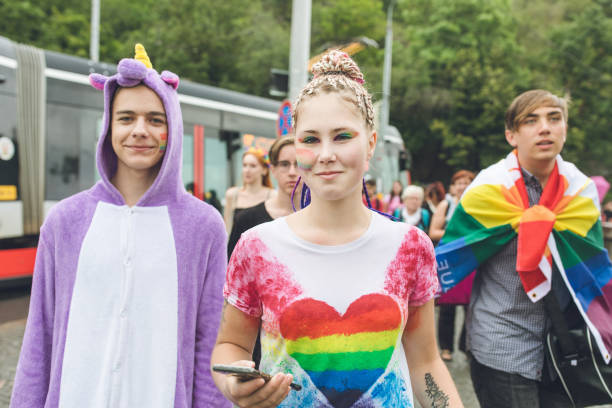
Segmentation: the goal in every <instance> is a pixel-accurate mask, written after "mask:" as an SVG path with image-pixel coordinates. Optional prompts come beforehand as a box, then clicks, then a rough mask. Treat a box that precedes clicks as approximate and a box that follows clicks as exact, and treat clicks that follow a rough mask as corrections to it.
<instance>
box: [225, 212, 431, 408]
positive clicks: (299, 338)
mask: <svg viewBox="0 0 612 408" xmlns="http://www.w3.org/2000/svg"><path fill="white" fill-rule="evenodd" d="M437 289H438V279H437V276H436V262H435V256H434V250H433V245H432V243H431V241H430V239H429V238H428V237H427V235H426V234H425V233H423V232H422V231H420V230H418V229H417V228H414V227H411V226H409V225H407V224H404V223H401V222H397V223H395V222H391V221H390V220H388V219H387V218H385V217H383V216H381V215H379V214H376V213H372V221H371V223H370V226H369V228H368V230H367V231H366V232H365V233H364V234H363V235H362V236H361V237H360V238H358V239H357V240H355V241H353V242H350V243H348V244H344V245H337V246H322V245H316V244H313V243H310V242H307V241H304V240H302V239H300V238H299V237H298V236H296V235H295V234H294V233H293V232H292V231H291V229H290V228H289V226H288V225H287V222H286V221H285V219H284V218H279V219H277V220H275V221H272V222H269V223H265V224H261V225H258V226H257V227H255V228H253V229H251V230H249V231H247V232H245V233H244V234H243V235H242V237H241V239H240V241H239V242H238V244H237V245H236V248H235V249H234V252H233V254H232V258H231V259H230V263H229V267H228V273H227V279H226V283H225V288H224V296H225V298H226V299H227V301H228V302H229V303H230V304H231V305H233V306H235V307H236V308H238V309H239V310H241V311H242V312H244V313H246V314H248V315H251V316H255V317H260V318H261V320H262V323H261V324H262V329H261V347H262V350H261V363H260V369H261V370H262V371H264V372H267V373H272V374H275V373H277V372H284V373H291V374H293V377H294V381H295V382H297V383H299V384H300V385H302V387H303V388H302V390H301V391H293V390H292V391H291V392H290V393H289V396H288V397H287V398H286V399H285V400H284V401H283V403H282V404H281V405H280V407H291V408H295V407H326V408H332V407H333V408H348V407H354V408H357V407H359V408H362V407H363V408H365V407H393V408H400V407H412V406H413V402H412V401H413V399H412V388H411V385H410V374H409V372H408V366H407V363H406V356H405V354H404V349H403V346H402V342H401V339H402V333H403V330H404V327H405V325H406V320H407V316H408V307H409V306H421V305H423V304H425V303H426V302H427V301H429V300H431V299H432V298H433V296H434V294H435V292H436V291H437Z"/></svg>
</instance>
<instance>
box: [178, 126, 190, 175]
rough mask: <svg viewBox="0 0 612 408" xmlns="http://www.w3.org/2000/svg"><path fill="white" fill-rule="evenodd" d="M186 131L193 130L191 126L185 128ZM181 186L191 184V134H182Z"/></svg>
mask: <svg viewBox="0 0 612 408" xmlns="http://www.w3.org/2000/svg"><path fill="white" fill-rule="evenodd" d="M186 128H188V129H193V126H191V127H187V126H186ZM181 174H182V175H183V184H184V185H187V184H189V183H193V134H192V133H184V134H183V168H182V173H181Z"/></svg>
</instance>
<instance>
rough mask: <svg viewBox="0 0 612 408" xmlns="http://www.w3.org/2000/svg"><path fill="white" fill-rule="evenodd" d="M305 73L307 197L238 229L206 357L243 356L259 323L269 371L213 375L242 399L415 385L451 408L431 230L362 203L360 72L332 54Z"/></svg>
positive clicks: (283, 402) (284, 400) (302, 144)
mask: <svg viewBox="0 0 612 408" xmlns="http://www.w3.org/2000/svg"><path fill="white" fill-rule="evenodd" d="M313 73H314V78H313V80H312V81H311V82H310V83H309V84H308V85H307V86H306V87H305V88H304V89H303V90H302V92H301V93H300V95H299V96H298V99H297V101H296V103H295V111H294V125H295V137H296V157H297V161H298V166H299V168H300V175H301V179H302V181H303V182H304V183H305V185H307V186H308V187H309V188H310V193H309V194H306V198H310V203H309V205H307V206H306V207H305V208H303V209H302V210H301V211H298V212H296V213H294V214H291V215H289V216H287V217H283V218H279V219H276V220H274V221H272V222H269V223H265V224H261V225H258V226H257V227H255V228H253V229H251V230H249V231H247V232H246V233H244V234H243V235H242V238H241V239H240V241H239V242H238V244H237V245H236V248H235V249H234V252H233V255H232V258H231V260H230V264H229V267H228V273H227V278H226V283H225V288H224V296H225V299H226V304H225V308H224V311H223V318H222V323H221V325H220V328H219V336H218V339H217V344H216V346H215V348H214V350H213V353H212V358H211V360H212V363H213V364H232V365H242V366H250V367H252V366H253V362H252V361H250V356H251V353H252V349H253V345H254V343H255V338H256V336H257V333H258V331H259V330H260V327H261V348H262V350H261V352H262V358H261V364H260V369H261V371H264V372H267V373H270V374H272V375H273V377H272V379H271V380H270V381H269V382H267V383H266V382H264V380H263V379H255V380H251V381H248V382H240V381H238V380H237V379H236V378H235V377H233V376H226V375H222V374H218V373H214V374H213V375H214V379H215V382H216V384H217V386H218V387H219V389H220V390H221V391H222V392H223V394H224V395H225V396H226V397H227V398H228V399H230V400H231V401H232V402H234V403H235V404H236V405H238V406H239V407H276V406H281V407H394V408H397V407H412V406H413V400H412V399H413V390H414V394H416V397H417V399H418V400H419V401H420V403H421V404H422V405H423V406H434V407H461V406H462V404H461V401H460V399H459V395H458V393H457V390H456V388H455V386H454V384H453V381H452V379H451V377H450V375H449V373H448V370H447V369H446V366H445V365H444V363H443V362H442V361H441V360H440V357H439V355H438V352H437V346H436V339H435V330H434V312H433V310H434V309H433V296H434V293H435V292H436V290H437V287H438V282H437V277H436V264H435V256H434V252H433V246H432V244H431V241H430V240H429V238H428V237H427V235H425V234H424V233H423V232H421V231H420V230H418V229H417V228H414V227H412V226H409V225H407V224H405V223H394V222H392V221H390V220H389V219H388V218H386V217H384V216H382V215H380V214H377V213H376V212H374V211H370V210H369V209H368V208H367V207H365V206H364V205H363V203H362V186H363V175H364V173H365V172H366V170H367V169H368V163H369V160H370V159H371V157H372V154H373V153H374V148H375V146H376V132H375V131H374V112H373V108H372V103H371V98H370V95H369V94H368V93H367V91H366V90H365V88H364V86H363V76H362V74H361V72H360V71H359V68H358V67H357V65H356V64H355V63H354V62H353V60H352V59H351V58H350V57H349V56H348V55H347V54H345V53H342V52H340V51H332V52H330V53H328V54H326V55H325V56H324V57H323V58H322V60H321V61H320V62H319V63H317V64H316V65H315V66H314V68H313ZM306 201H308V200H306ZM291 382H294V383H297V384H299V385H300V386H301V387H302V389H301V390H300V391H296V390H294V389H291V388H290V384H291Z"/></svg>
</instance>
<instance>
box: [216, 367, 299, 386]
mask: <svg viewBox="0 0 612 408" xmlns="http://www.w3.org/2000/svg"><path fill="white" fill-rule="evenodd" d="M212 369H213V371H215V372H217V373H221V374H227V375H233V376H236V377H238V380H239V381H250V380H253V379H255V378H263V379H264V381H265V382H268V381H270V380H271V379H272V376H271V375H270V374H266V373H262V372H261V371H259V370H256V369H254V368H252V367H245V366H235V365H225V364H215V365H213V367H212ZM290 387H291V389H293V390H296V391H299V390H301V389H302V386H301V385H300V384H296V383H293V382H292V383H291V384H290Z"/></svg>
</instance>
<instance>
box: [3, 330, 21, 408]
mask: <svg viewBox="0 0 612 408" xmlns="http://www.w3.org/2000/svg"><path fill="white" fill-rule="evenodd" d="M24 330H25V319H22V320H15V321H12V322H8V323H3V324H0V408H5V407H8V406H9V400H10V398H11V390H12V389H13V379H14V377H15V368H16V366H17V360H18V359H19V351H20V350H21V340H22V338H23V332H24Z"/></svg>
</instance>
